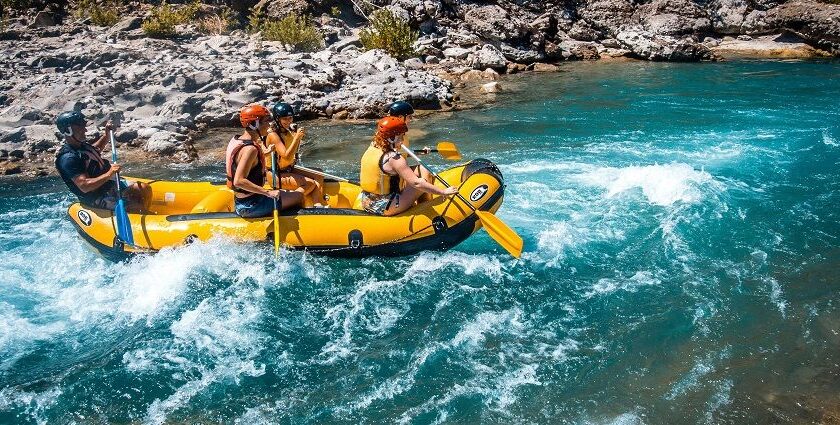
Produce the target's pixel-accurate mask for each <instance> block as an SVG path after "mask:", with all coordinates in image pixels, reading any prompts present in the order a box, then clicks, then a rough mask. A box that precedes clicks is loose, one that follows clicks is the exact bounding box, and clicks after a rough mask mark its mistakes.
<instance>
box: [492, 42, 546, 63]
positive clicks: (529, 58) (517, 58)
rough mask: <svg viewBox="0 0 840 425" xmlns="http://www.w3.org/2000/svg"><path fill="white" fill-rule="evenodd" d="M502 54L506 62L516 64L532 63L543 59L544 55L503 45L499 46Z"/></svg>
mask: <svg viewBox="0 0 840 425" xmlns="http://www.w3.org/2000/svg"><path fill="white" fill-rule="evenodd" d="M501 51H502V54H503V55H504V56H505V58H507V59H508V60H510V61H512V62H517V63H534V62H539V61H541V60H543V59H545V54H543V53H542V52H539V51H536V50H526V49H521V48H518V47H514V46H511V45H508V44H505V43H502V44H501Z"/></svg>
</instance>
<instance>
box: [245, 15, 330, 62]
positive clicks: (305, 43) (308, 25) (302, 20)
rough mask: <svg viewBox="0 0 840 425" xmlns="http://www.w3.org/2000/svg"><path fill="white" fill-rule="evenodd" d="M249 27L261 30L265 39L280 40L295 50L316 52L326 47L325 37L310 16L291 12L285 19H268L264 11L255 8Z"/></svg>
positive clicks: (257, 30)
mask: <svg viewBox="0 0 840 425" xmlns="http://www.w3.org/2000/svg"><path fill="white" fill-rule="evenodd" d="M248 29H249V30H250V31H251V32H252V33H254V32H259V33H260V35H261V36H262V38H263V40H268V41H279V42H281V43H283V44H285V45H287V46H290V47H291V49H292V50H293V51H298V52H314V51H316V50H320V49H322V48H323V47H324V37H323V36H321V33H320V32H319V31H318V28H316V27H315V24H313V23H312V19H311V18H310V17H308V16H300V15H298V14H296V13H290V14H288V15H286V16H285V17H283V19H281V20H279V21H276V20H267V19H265V18H264V17H263V15H262V11H261V10H259V9H258V8H254V9H253V10H252V11H251V14H250V15H249V17H248Z"/></svg>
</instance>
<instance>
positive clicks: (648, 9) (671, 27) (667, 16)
mask: <svg viewBox="0 0 840 425" xmlns="http://www.w3.org/2000/svg"><path fill="white" fill-rule="evenodd" d="M633 16H634V20H635V21H637V22H638V23H639V24H641V25H642V28H644V29H645V30H646V31H648V32H650V33H652V34H657V35H671V36H679V35H684V34H697V33H706V32H708V31H710V30H711V22H710V21H709V17H708V15H707V14H706V11H704V10H703V9H701V8H700V7H698V6H697V4H696V3H694V2H693V1H691V0H653V1H652V2H650V3H646V4H643V5H641V6H639V8H638V9H636V13H635V14H634V15H633Z"/></svg>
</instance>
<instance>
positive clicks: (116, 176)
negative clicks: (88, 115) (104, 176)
mask: <svg viewBox="0 0 840 425" xmlns="http://www.w3.org/2000/svg"><path fill="white" fill-rule="evenodd" d="M109 135H110V137H109V138H110V139H111V162H112V163H114V164H116V163H117V140H116V138H115V137H114V129H111V130H110V132H109ZM114 180H115V183H117V200H118V201H122V193H120V192H121V190H120V172H119V171H117V172H116V173H114Z"/></svg>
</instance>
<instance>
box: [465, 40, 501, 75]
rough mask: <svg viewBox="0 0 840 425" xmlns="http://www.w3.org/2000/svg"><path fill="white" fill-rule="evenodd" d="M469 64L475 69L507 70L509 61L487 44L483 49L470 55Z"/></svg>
mask: <svg viewBox="0 0 840 425" xmlns="http://www.w3.org/2000/svg"><path fill="white" fill-rule="evenodd" d="M467 63H469V64H470V66H472V67H473V68H475V69H485V68H493V69H505V66H507V59H506V58H505V55H503V54H502V52H501V51H499V49H497V48H495V47H494V46H492V45H490V44H485V45H484V46H482V47H481V49H479V50H477V51H475V52H473V53H470V54H469V57H468V58H467Z"/></svg>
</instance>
